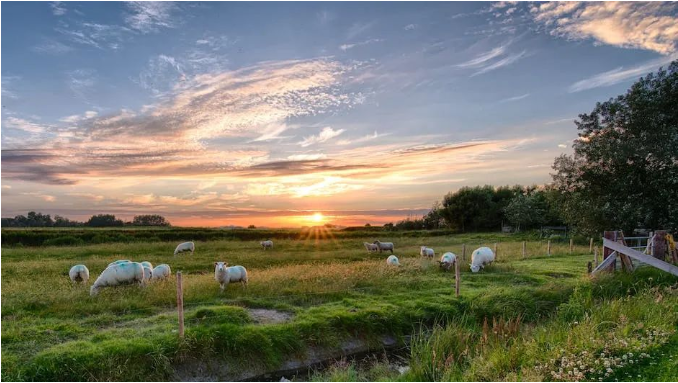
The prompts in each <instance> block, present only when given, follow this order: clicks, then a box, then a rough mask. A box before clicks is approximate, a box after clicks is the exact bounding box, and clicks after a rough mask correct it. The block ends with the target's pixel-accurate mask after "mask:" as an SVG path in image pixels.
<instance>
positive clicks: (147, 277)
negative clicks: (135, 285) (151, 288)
mask: <svg viewBox="0 0 678 383" xmlns="http://www.w3.org/2000/svg"><path fill="white" fill-rule="evenodd" d="M141 266H142V267H143V268H144V282H148V281H150V280H151V278H153V269H151V268H150V267H148V266H144V265H141Z"/></svg>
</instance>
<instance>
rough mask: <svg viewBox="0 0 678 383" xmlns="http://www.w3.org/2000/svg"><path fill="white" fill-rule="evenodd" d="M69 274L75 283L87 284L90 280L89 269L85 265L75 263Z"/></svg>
mask: <svg viewBox="0 0 678 383" xmlns="http://www.w3.org/2000/svg"><path fill="white" fill-rule="evenodd" d="M68 276H69V277H71V281H72V282H74V283H78V282H82V283H85V284H86V283H87V281H88V280H89V270H88V269H87V266H85V265H75V266H73V267H71V270H69V271H68Z"/></svg>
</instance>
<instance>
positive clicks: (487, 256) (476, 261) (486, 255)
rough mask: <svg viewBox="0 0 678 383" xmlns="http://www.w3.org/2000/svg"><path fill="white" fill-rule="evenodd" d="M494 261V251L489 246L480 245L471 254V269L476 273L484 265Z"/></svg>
mask: <svg viewBox="0 0 678 383" xmlns="http://www.w3.org/2000/svg"><path fill="white" fill-rule="evenodd" d="M492 262H494V252H493V251H492V249H490V248H489V247H480V248H477V249H475V250H473V254H471V263H470V266H471V271H472V272H474V273H477V272H478V271H480V269H482V268H484V267H485V266H486V265H489V264H490V263H492Z"/></svg>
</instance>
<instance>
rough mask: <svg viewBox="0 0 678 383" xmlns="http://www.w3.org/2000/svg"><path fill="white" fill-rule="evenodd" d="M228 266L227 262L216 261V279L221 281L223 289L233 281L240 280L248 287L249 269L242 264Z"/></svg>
mask: <svg viewBox="0 0 678 383" xmlns="http://www.w3.org/2000/svg"><path fill="white" fill-rule="evenodd" d="M227 266H228V263H226V262H214V279H216V281H217V282H219V285H220V286H221V291H222V292H223V291H224V289H226V287H227V286H228V284H229V283H231V282H240V283H242V285H243V287H247V270H246V269H245V268H244V267H242V266H231V267H227Z"/></svg>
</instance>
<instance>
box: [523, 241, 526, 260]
mask: <svg viewBox="0 0 678 383" xmlns="http://www.w3.org/2000/svg"><path fill="white" fill-rule="evenodd" d="M525 246H526V244H525V241H523V259H524V258H525V254H526V251H525Z"/></svg>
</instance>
